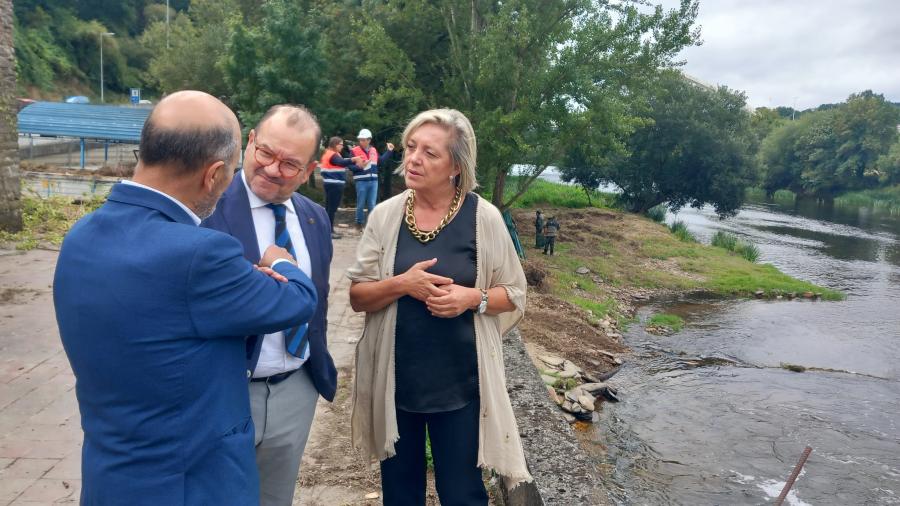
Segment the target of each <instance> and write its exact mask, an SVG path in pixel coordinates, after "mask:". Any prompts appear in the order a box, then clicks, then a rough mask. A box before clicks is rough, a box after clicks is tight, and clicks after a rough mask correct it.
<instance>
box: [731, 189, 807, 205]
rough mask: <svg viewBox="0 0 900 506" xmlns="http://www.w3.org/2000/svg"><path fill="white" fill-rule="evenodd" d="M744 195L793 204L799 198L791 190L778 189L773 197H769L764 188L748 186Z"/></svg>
mask: <svg viewBox="0 0 900 506" xmlns="http://www.w3.org/2000/svg"><path fill="white" fill-rule="evenodd" d="M744 196H745V197H746V198H747V200H755V201H763V200H768V201H771V202H776V203H779V204H793V203H794V201H795V200H796V199H797V195H796V194H795V193H794V192H792V191H790V190H776V191H775V194H774V195H772V197H771V198H769V197H768V196H767V195H766V190H764V189H762V188H747V190H746V191H745V192H744Z"/></svg>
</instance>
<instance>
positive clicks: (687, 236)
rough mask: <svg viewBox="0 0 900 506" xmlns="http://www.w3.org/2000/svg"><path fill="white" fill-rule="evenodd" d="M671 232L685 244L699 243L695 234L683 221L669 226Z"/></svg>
mask: <svg viewBox="0 0 900 506" xmlns="http://www.w3.org/2000/svg"><path fill="white" fill-rule="evenodd" d="M669 230H671V231H672V233H673V234H675V237H677V238H678V239H680V240H682V241H684V242H697V238H696V237H694V234H692V233H691V231H690V230H688V228H687V225H685V224H684V222H683V221H676V222H674V223H672V224H671V225H669Z"/></svg>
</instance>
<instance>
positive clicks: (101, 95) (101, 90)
mask: <svg viewBox="0 0 900 506" xmlns="http://www.w3.org/2000/svg"><path fill="white" fill-rule="evenodd" d="M113 35H115V33H113V32H101V33H100V103H101V104H102V103H103V102H104V100H103V37H104V36H106V37H112V36H113Z"/></svg>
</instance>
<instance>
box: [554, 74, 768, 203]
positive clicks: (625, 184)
mask: <svg viewBox="0 0 900 506" xmlns="http://www.w3.org/2000/svg"><path fill="white" fill-rule="evenodd" d="M745 105H746V102H745V98H744V95H743V94H741V93H735V92H733V91H731V90H729V89H727V88H725V87H719V88H718V89H714V90H711V89H706V88H703V87H700V86H697V85H696V84H694V83H692V82H690V81H688V80H686V79H684V78H683V77H682V76H681V74H679V73H677V72H665V73H663V75H662V76H661V78H660V79H659V81H658V82H657V83H656V85H655V87H654V89H653V91H652V92H651V95H650V98H649V106H650V110H649V120H650V121H648V122H647V123H645V124H644V125H642V126H640V127H638V128H637V129H635V130H634V132H633V133H632V134H631V136H630V137H629V138H628V140H627V142H626V148H627V149H626V154H625V155H624V156H620V157H614V158H607V157H603V156H600V157H596V156H595V157H591V156H585V155H584V154H581V153H579V154H577V155H575V156H573V157H572V158H571V159H572V160H573V161H574V162H576V163H573V164H572V165H570V166H567V167H563V168H562V169H561V172H562V176H563V179H565V180H569V181H575V182H578V183H579V184H582V185H583V186H590V185H594V184H596V181H597V180H602V181H609V182H612V183H615V184H616V185H617V186H618V187H619V188H621V189H622V200H623V201H624V204H625V205H626V206H627V207H628V208H629V209H630V210H632V211H635V212H642V213H643V212H647V211H648V210H649V209H651V208H653V207H655V206H658V205H660V204H663V203H666V204H667V205H668V207H669V208H670V209H672V210H677V209H678V208H680V207H683V206H685V205H691V206H694V207H702V206H703V205H706V204H711V205H713V206H714V207H715V209H716V212H717V213H719V214H720V215H727V214H730V213H733V212H735V211H737V209H738V208H740V206H741V204H743V201H744V192H745V189H746V188H747V187H748V186H749V185H751V184H753V183H754V182H755V179H756V164H755V161H754V155H755V152H756V145H757V144H758V137H757V134H756V133H755V131H754V130H753V129H751V119H750V117H751V116H750V114H749V113H748V111H747V110H746V109H745ZM579 161H580V162H582V163H577V162H579ZM585 162H586V163H585ZM586 180H587V183H586V182H585V181H586Z"/></svg>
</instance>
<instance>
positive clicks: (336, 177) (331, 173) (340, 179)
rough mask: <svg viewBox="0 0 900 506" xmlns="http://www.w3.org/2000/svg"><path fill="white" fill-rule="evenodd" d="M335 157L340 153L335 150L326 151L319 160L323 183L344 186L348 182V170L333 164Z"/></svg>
mask: <svg viewBox="0 0 900 506" xmlns="http://www.w3.org/2000/svg"><path fill="white" fill-rule="evenodd" d="M334 155H339V153H338V152H337V151H335V150H333V149H326V150H325V154H324V155H322V159H321V160H319V173H320V174H322V182H323V183H327V184H344V183H345V182H347V175H346V174H347V168H346V167H341V166H340V165H334V164H333V163H331V159H332V158H333V157H334Z"/></svg>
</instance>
